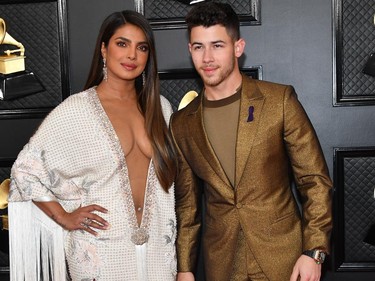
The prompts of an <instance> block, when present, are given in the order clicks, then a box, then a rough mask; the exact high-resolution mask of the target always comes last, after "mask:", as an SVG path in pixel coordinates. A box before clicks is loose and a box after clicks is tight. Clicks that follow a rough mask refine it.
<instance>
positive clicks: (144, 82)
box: [142, 71, 146, 87]
mask: <svg viewBox="0 0 375 281" xmlns="http://www.w3.org/2000/svg"><path fill="white" fill-rule="evenodd" d="M145 85H146V73H145V72H144V71H143V72H142V86H143V87H144V86H145Z"/></svg>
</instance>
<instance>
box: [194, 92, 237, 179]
mask: <svg viewBox="0 0 375 281" xmlns="http://www.w3.org/2000/svg"><path fill="white" fill-rule="evenodd" d="M199 99H200V101H199V103H198V102H197V104H196V106H195V107H194V108H192V109H191V112H190V116H191V123H190V124H189V131H190V134H191V136H192V138H193V139H194V142H195V143H196V145H197V147H198V148H199V150H200V152H201V154H202V156H203V157H204V158H205V159H206V165H209V166H210V167H211V169H212V170H213V172H214V173H216V175H217V176H218V177H220V179H221V180H222V181H223V182H225V183H226V184H227V185H228V186H231V184H230V182H229V180H228V178H227V176H226V174H225V172H224V170H223V168H222V166H221V164H220V161H219V159H218V158H217V156H216V154H215V152H214V150H213V148H212V146H211V143H210V141H209V139H208V137H207V133H206V131H205V129H204V124H203V93H201V94H200V95H199Z"/></svg>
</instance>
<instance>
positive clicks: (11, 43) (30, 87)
mask: <svg viewBox="0 0 375 281" xmlns="http://www.w3.org/2000/svg"><path fill="white" fill-rule="evenodd" d="M0 47H1V50H2V51H0V102H1V100H12V99H17V98H20V97H23V96H26V95H31V94H35V93H38V92H41V91H43V90H44V87H43V85H42V84H41V83H40V81H39V80H38V79H37V77H36V76H35V74H34V73H33V72H30V71H26V70H25V58H26V57H25V47H24V46H23V45H22V43H20V42H18V41H17V40H15V39H14V38H13V37H12V36H10V35H9V33H7V32H6V24H5V21H4V19H2V18H0Z"/></svg>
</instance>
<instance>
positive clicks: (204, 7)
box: [185, 1, 240, 41]
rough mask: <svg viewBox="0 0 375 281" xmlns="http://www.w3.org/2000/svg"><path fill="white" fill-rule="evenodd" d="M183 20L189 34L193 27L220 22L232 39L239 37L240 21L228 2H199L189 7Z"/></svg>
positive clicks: (208, 25)
mask: <svg viewBox="0 0 375 281" xmlns="http://www.w3.org/2000/svg"><path fill="white" fill-rule="evenodd" d="M185 20H186V23H187V26H188V32H189V36H190V34H191V29H192V28H193V27H196V26H204V27H210V26H213V25H217V24H220V25H222V26H224V27H225V29H226V31H227V33H228V34H229V36H230V37H231V38H232V40H233V41H237V40H238V39H239V38H240V21H239V19H238V16H237V14H236V12H235V11H234V10H233V8H232V7H231V5H229V4H228V3H220V2H211V1H209V2H201V3H199V4H196V5H194V6H193V8H191V10H190V11H189V12H188V14H187V15H186V18H185Z"/></svg>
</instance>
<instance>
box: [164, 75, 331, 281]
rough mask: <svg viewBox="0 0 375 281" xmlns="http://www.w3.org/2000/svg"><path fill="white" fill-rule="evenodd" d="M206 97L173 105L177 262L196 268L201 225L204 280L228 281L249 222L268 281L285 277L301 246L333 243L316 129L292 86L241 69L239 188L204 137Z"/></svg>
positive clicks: (328, 195)
mask: <svg viewBox="0 0 375 281" xmlns="http://www.w3.org/2000/svg"><path fill="white" fill-rule="evenodd" d="M202 99H203V94H202V93H201V94H200V95H199V96H198V97H197V98H196V99H195V100H193V101H192V102H191V103H190V104H189V105H188V106H187V107H185V108H184V109H182V110H180V111H178V112H176V113H174V114H173V115H172V119H171V125H170V129H171V133H172V136H173V138H174V141H175V145H176V147H177V151H178V166H179V167H178V170H179V172H178V175H177V179H176V183H175V192H176V212H177V218H178V219H177V224H178V238H177V252H178V256H177V260H178V270H179V271H180V272H185V271H193V272H194V271H195V270H196V260H197V256H198V252H199V243H200V237H201V228H202V225H204V227H203V233H202V237H203V255H204V263H205V273H206V280H207V281H228V280H229V278H230V273H231V271H232V267H233V264H232V262H233V257H234V252H235V249H236V243H237V236H238V233H239V231H240V229H241V228H242V230H243V231H244V233H245V237H246V241H247V244H248V246H249V247H250V249H251V251H252V252H253V254H254V257H255V259H256V260H257V262H258V264H259V265H260V267H261V268H262V270H263V272H264V273H265V274H266V275H267V277H268V278H269V280H270V281H284V280H285V281H287V280H289V278H290V275H291V273H292V269H293V266H294V264H295V262H296V260H297V259H298V257H299V256H300V255H301V253H302V252H303V251H304V250H308V249H316V248H319V249H322V250H325V251H327V252H328V251H329V236H330V232H331V228H332V220H331V188H332V182H331V180H330V177H329V174H328V170H327V166H326V163H325V160H324V156H323V153H322V151H321V147H320V144H319V141H318V139H317V136H316V134H315V131H314V129H313V127H312V125H311V123H310V121H309V119H308V117H307V115H306V113H305V111H304V109H303V108H302V106H301V104H300V103H299V101H298V100H297V96H296V93H295V92H294V89H293V88H292V87H291V86H286V85H280V84H275V83H270V82H265V81H259V80H254V79H250V78H248V77H247V76H245V75H243V82H242V93H241V105H240V115H239V121H238V122H239V123H238V136H237V144H236V186H235V187H232V186H231V184H230V182H229V180H228V178H227V177H226V175H225V172H224V170H223V168H222V167H221V165H220V162H219V160H218V158H217V157H216V155H215V152H214V151H213V149H212V146H211V145H210V142H209V140H208V138H207V134H206V132H205V129H204V125H203V113H202ZM249 114H250V115H252V116H250V118H249ZM218 126H220V124H218ZM290 167H291V169H290ZM290 172H292V173H290ZM293 180H294V182H295V184H296V186H297V188H298V191H299V194H300V200H301V201H300V202H301V206H302V216H301V215H300V212H299V208H298V205H297V204H296V201H295V199H294V198H295V197H294V196H293V193H292V189H291V184H290V183H291V181H293ZM202 194H204V198H205V200H204V202H205V203H204V204H205V212H204V214H203V216H202V213H203V212H202V208H201V203H200V202H201V199H202Z"/></svg>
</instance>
